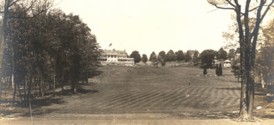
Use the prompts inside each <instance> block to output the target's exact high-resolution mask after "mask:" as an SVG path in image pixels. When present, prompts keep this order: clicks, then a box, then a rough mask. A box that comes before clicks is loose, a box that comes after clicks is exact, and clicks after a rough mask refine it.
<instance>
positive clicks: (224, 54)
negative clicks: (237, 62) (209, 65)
mask: <svg viewBox="0 0 274 125" xmlns="http://www.w3.org/2000/svg"><path fill="white" fill-rule="evenodd" d="M217 59H218V60H219V59H223V60H225V59H227V52H226V51H225V50H224V49H223V48H220V49H219V51H218V55H217Z"/></svg>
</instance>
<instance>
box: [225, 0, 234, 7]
mask: <svg viewBox="0 0 274 125" xmlns="http://www.w3.org/2000/svg"><path fill="white" fill-rule="evenodd" d="M226 2H227V3H228V4H229V5H231V6H233V7H234V8H236V5H235V4H233V3H232V2H231V0H226Z"/></svg>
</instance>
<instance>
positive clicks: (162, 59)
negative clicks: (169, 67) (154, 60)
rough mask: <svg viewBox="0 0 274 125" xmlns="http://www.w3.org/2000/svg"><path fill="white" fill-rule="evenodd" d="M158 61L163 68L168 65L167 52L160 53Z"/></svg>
mask: <svg viewBox="0 0 274 125" xmlns="http://www.w3.org/2000/svg"><path fill="white" fill-rule="evenodd" d="M158 61H159V62H160V64H161V65H162V66H165V65H166V52H165V51H160V52H159V54H158Z"/></svg>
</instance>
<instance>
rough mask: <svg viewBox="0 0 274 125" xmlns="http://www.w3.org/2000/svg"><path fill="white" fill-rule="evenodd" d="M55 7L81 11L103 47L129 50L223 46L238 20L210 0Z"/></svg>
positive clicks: (64, 1)
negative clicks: (225, 37) (232, 20)
mask: <svg viewBox="0 0 274 125" xmlns="http://www.w3.org/2000/svg"><path fill="white" fill-rule="evenodd" d="M55 7H57V8H60V9H62V10H63V11H64V12H66V13H73V14H75V15H79V16H80V18H81V19H82V20H83V21H84V22H85V23H87V24H88V25H89V27H90V28H91V29H92V33H93V34H95V35H96V37H97V40H98V43H99V44H100V46H101V48H102V49H113V48H115V49H119V50H126V51H127V52H128V54H130V53H131V52H132V51H133V50H138V51H139V52H140V53H141V54H143V53H145V54H148V55H149V54H150V53H151V52H152V51H155V52H156V53H158V52H159V51H161V50H164V51H166V52H167V51H168V50H170V49H172V50H174V51H177V50H183V51H186V50H189V49H196V50H199V51H200V52H201V51H202V50H204V49H215V50H218V49H219V48H220V47H221V46H222V45H224V41H225V40H224V39H223V38H222V32H224V31H227V30H228V26H229V24H231V23H232V22H231V16H230V13H231V11H227V10H216V11H212V10H215V7H213V6H211V5H209V4H208V3H207V0H189V1H186V0H77V1H76V0H56V6H55ZM211 11H212V12H211ZM110 43H112V46H111V47H109V44H110Z"/></svg>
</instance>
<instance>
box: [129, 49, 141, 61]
mask: <svg viewBox="0 0 274 125" xmlns="http://www.w3.org/2000/svg"><path fill="white" fill-rule="evenodd" d="M129 57H131V58H134V63H135V64H136V63H138V62H140V61H141V55H140V53H139V51H136V50H135V51H133V52H132V53H131V54H130V56H129Z"/></svg>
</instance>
